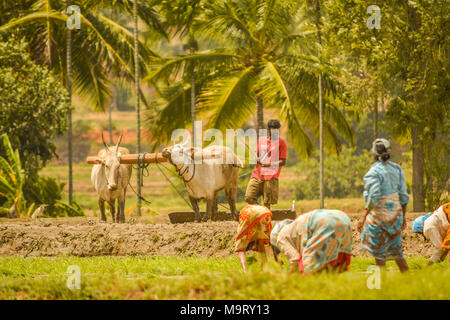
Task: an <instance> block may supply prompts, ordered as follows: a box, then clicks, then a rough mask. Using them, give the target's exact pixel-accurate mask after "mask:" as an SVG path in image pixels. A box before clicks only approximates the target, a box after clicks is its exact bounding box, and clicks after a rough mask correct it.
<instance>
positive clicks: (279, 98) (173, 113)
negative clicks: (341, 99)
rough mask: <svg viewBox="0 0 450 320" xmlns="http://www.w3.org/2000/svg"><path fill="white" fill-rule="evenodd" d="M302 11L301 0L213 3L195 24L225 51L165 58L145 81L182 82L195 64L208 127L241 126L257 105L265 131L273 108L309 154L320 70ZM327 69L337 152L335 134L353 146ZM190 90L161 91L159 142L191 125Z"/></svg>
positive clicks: (328, 121)
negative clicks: (265, 121) (265, 119)
mask: <svg viewBox="0 0 450 320" xmlns="http://www.w3.org/2000/svg"><path fill="white" fill-rule="evenodd" d="M299 9H300V10H299ZM302 12H303V10H301V8H299V7H298V4H297V3H296V2H295V1H271V0H248V1H237V0H235V1H220V2H217V1H214V2H212V3H209V4H208V6H206V5H205V9H204V14H203V15H202V16H201V17H199V18H198V19H197V23H196V25H195V27H196V30H197V34H199V35H201V36H202V37H204V38H205V39H213V40H215V41H217V42H218V43H222V44H223V47H222V48H216V49H215V50H210V51H203V52H197V53H195V54H187V55H181V56H178V57H174V58H170V59H161V60H160V62H159V64H158V65H156V66H154V67H153V70H152V71H150V73H149V76H148V77H147V78H146V80H147V81H149V82H151V83H156V84H158V83H159V84H164V81H168V80H169V79H172V80H173V79H179V77H180V75H183V72H184V71H185V70H189V68H190V67H191V66H192V65H193V64H195V66H196V68H197V69H196V70H197V72H196V76H197V81H196V84H197V86H198V87H200V88H201V90H200V94H199V106H198V112H199V114H202V115H204V116H205V115H206V116H208V118H209V126H210V127H214V128H217V129H221V130H223V129H226V128H238V127H241V126H242V125H243V124H244V123H245V122H246V121H247V120H248V119H249V118H250V117H251V116H252V114H254V112H255V108H256V111H257V127H258V128H262V126H263V110H264V108H270V109H274V110H276V111H278V113H279V115H280V117H281V118H282V119H283V120H284V121H285V123H287V127H288V129H289V130H288V134H289V137H290V139H291V141H292V143H293V144H294V146H295V148H296V149H297V151H298V152H299V153H300V154H301V155H303V156H308V155H310V153H311V151H312V149H313V142H312V140H311V138H310V137H309V134H308V133H307V131H309V132H312V133H313V134H314V135H315V136H317V133H318V129H319V111H318V109H317V104H316V102H317V97H318V95H317V91H318V88H317V77H316V74H317V73H318V70H319V69H320V68H319V66H320V65H319V61H318V59H317V57H316V56H315V54H313V53H314V48H313V47H311V46H310V45H309V42H310V41H311V40H314V34H315V33H314V29H313V28H311V27H310V26H308V25H307V24H306V19H305V17H304V16H303V15H302ZM299 52H301V54H300V53H299ZM322 69H323V70H325V71H323V81H324V83H325V84H326V86H324V87H325V88H324V95H325V96H326V97H327V99H328V100H329V101H330V102H329V103H327V106H326V108H325V110H324V121H323V127H324V128H323V130H324V137H325V138H326V139H325V147H327V148H328V149H329V150H333V151H335V152H337V151H338V150H339V148H340V140H339V138H338V134H337V132H339V134H340V135H341V136H342V137H344V138H345V139H347V140H348V141H350V142H353V139H354V138H353V132H352V130H351V128H350V126H349V124H348V123H347V121H346V120H345V117H344V116H343V114H342V113H341V112H340V111H339V109H338V108H337V106H336V103H335V102H336V101H337V100H338V95H337V93H338V85H337V83H336V81H335V80H334V78H333V77H332V75H331V74H330V72H328V70H327V68H326V66H325V67H324V66H322V67H321V70H322ZM189 89H190V85H189V84H187V83H186V81H180V82H177V83H176V84H175V85H172V86H171V87H170V88H167V89H165V90H161V92H162V96H163V98H164V99H165V103H164V104H163V108H162V109H161V110H160V113H159V115H158V116H157V117H156V119H153V118H152V121H153V123H152V124H151V130H152V131H153V132H154V133H155V134H154V136H158V137H160V141H159V143H163V142H165V141H168V140H169V139H170V133H171V131H172V130H174V129H176V128H179V127H180V126H182V125H186V124H187V123H188V122H189V114H188V111H189V109H188V108H187V106H186V103H187V99H186V96H187V93H188V92H189ZM162 128H164V130H161V129H162ZM336 131H337V132H336ZM156 133H158V134H157V135H156ZM161 133H162V134H161Z"/></svg>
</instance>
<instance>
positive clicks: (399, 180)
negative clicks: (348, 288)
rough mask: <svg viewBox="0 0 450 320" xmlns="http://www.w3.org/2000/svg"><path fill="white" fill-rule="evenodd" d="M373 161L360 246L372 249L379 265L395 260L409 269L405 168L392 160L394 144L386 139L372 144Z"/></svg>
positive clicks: (366, 185) (366, 182)
mask: <svg viewBox="0 0 450 320" xmlns="http://www.w3.org/2000/svg"><path fill="white" fill-rule="evenodd" d="M372 153H373V159H374V163H373V165H372V167H371V168H370V170H369V171H368V172H367V173H366V175H365V176H364V201H365V203H366V205H365V213H364V215H363V217H362V218H361V220H360V222H359V223H358V231H359V232H361V240H362V245H361V247H362V248H363V249H365V250H367V251H369V252H370V253H371V254H372V255H373V256H374V257H375V261H376V264H377V266H380V267H384V266H385V265H386V261H387V260H395V262H396V263H397V265H398V267H399V269H400V271H401V272H404V271H406V270H408V264H407V263H406V261H405V259H404V258H403V252H402V230H403V229H404V228H405V226H406V219H405V213H406V206H407V204H408V202H409V196H408V193H407V191H406V183H405V177H404V174H403V170H402V168H401V167H400V166H399V165H398V164H396V163H394V162H391V161H389V158H390V154H391V147H390V143H389V141H387V140H386V139H376V140H375V141H374V142H373V147H372Z"/></svg>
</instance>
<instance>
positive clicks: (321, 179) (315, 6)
mask: <svg viewBox="0 0 450 320" xmlns="http://www.w3.org/2000/svg"><path fill="white" fill-rule="evenodd" d="M308 6H309V7H313V14H312V16H313V17H314V18H313V19H314V25H315V27H316V34H317V43H318V50H317V56H318V58H319V63H320V64H322V62H323V61H322V60H323V59H322V53H321V52H320V50H321V48H322V34H321V32H322V30H321V21H320V19H321V17H322V14H321V8H320V0H314V1H309V3H308ZM322 77H323V75H322V72H321V71H320V72H319V77H318V78H319V79H318V90H319V122H320V128H319V131H320V132H319V153H320V156H319V157H320V173H319V190H320V209H323V208H324V206H325V203H324V171H325V170H324V160H325V159H324V152H323V151H324V150H323V142H324V141H323V110H324V107H323V103H324V102H323V79H322Z"/></svg>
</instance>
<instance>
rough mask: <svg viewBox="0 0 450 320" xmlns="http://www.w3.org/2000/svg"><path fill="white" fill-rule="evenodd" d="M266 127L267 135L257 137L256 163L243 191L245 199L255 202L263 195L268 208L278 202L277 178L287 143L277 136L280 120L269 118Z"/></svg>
mask: <svg viewBox="0 0 450 320" xmlns="http://www.w3.org/2000/svg"><path fill="white" fill-rule="evenodd" d="M267 127H268V129H267V136H265V137H264V136H263V137H260V138H259V139H258V144H257V147H256V152H257V164H256V167H255V170H253V173H252V177H251V178H250V181H249V182H248V185H247V190H246V191H245V201H246V202H247V203H248V204H256V203H258V198H259V197H260V196H263V198H264V206H266V207H267V208H270V205H271V204H276V203H277V202H278V178H279V176H280V172H281V167H282V166H284V165H286V156H287V145H286V141H284V140H283V139H281V138H280V137H279V133H280V127H281V124H280V121H278V120H269V122H268V123H267Z"/></svg>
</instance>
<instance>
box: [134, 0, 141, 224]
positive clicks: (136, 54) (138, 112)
mask: <svg viewBox="0 0 450 320" xmlns="http://www.w3.org/2000/svg"><path fill="white" fill-rule="evenodd" d="M133 22H134V84H135V94H136V115H137V128H136V130H137V153H138V154H140V153H141V108H140V104H139V102H140V99H139V87H140V85H139V81H140V78H139V30H138V4H137V0H134V1H133ZM137 185H138V205H137V215H138V216H140V215H141V170H138V171H137Z"/></svg>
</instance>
